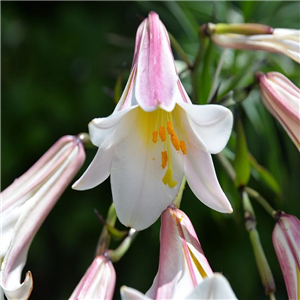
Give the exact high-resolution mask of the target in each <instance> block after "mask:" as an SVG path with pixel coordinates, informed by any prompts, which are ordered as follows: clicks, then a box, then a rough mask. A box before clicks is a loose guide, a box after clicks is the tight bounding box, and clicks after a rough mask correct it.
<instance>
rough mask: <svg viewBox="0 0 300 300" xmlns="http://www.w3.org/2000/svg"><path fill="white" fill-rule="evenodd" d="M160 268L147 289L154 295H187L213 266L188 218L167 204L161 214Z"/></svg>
mask: <svg viewBox="0 0 300 300" xmlns="http://www.w3.org/2000/svg"><path fill="white" fill-rule="evenodd" d="M160 244H161V245H160V256H159V269H158V272H157V275H156V277H155V279H154V282H153V285H152V286H151V288H150V289H149V291H148V292H147V293H146V295H147V296H149V297H150V298H152V299H175V298H176V299H184V298H185V297H186V296H187V295H188V294H190V293H191V292H192V291H193V290H194V288H195V287H196V286H197V285H198V284H199V283H200V282H201V281H202V280H203V278H204V277H206V276H210V275H212V274H213V273H212V270H211V268H210V266H209V264H208V262H207V260H206V258H205V256H204V254H203V251H202V248H201V245H200V243H199V240H198V238H197V235H196V233H195V230H194V228H193V226H192V224H191V222H190V220H189V218H188V217H187V216H186V215H185V214H184V213H183V212H182V211H181V210H179V209H177V208H171V207H168V208H167V209H166V210H165V211H164V212H163V213H162V216H161V233H160Z"/></svg>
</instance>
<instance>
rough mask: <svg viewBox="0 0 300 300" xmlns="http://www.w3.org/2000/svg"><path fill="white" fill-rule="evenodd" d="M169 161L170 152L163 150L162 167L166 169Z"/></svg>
mask: <svg viewBox="0 0 300 300" xmlns="http://www.w3.org/2000/svg"><path fill="white" fill-rule="evenodd" d="M167 162H168V153H167V151H162V152H161V167H162V168H163V169H164V168H165V167H166V166H167Z"/></svg>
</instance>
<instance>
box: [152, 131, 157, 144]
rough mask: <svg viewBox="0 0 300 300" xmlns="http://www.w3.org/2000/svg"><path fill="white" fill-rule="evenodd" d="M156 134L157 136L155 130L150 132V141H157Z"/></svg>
mask: <svg viewBox="0 0 300 300" xmlns="http://www.w3.org/2000/svg"><path fill="white" fill-rule="evenodd" d="M157 136H158V132H157V131H153V132H152V142H153V143H156V142H157Z"/></svg>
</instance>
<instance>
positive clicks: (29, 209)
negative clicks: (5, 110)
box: [1, 136, 85, 299]
mask: <svg viewBox="0 0 300 300" xmlns="http://www.w3.org/2000/svg"><path fill="white" fill-rule="evenodd" d="M84 159H85V153H84V148H83V146H82V144H81V143H80V142H79V140H78V138H77V137H71V136H67V137H63V138H61V139H60V140H59V141H58V142H57V143H56V144H55V145H54V146H53V147H52V148H51V149H50V150H49V152H47V153H46V154H45V155H44V156H43V157H42V158H41V159H40V160H39V161H38V162H37V163H36V164H35V165H34V166H33V167H32V169H30V170H29V171H28V172H26V173H25V174H24V175H22V176H21V177H20V178H19V179H18V180H16V181H15V182H14V183H13V186H14V187H15V189H16V191H22V190H23V191H26V194H24V193H23V192H18V193H16V195H15V197H14V196H13V195H12V194H11V193H6V192H5V191H3V193H2V194H1V198H2V199H3V203H9V206H5V207H2V211H1V214H2V216H3V219H2V221H3V222H4V225H5V226H4V229H5V230H3V231H2V232H1V241H2V237H4V238H3V240H6V241H9V244H8V247H7V248H6V253H2V255H4V259H3V257H1V259H3V262H2V264H1V287H2V289H3V291H4V292H5V294H6V295H7V296H8V297H10V296H9V295H17V296H14V297H15V298H17V299H27V298H28V297H29V294H28V293H30V291H31V289H32V278H31V274H29V273H27V277H26V278H25V281H24V282H23V283H22V284H21V283H20V279H21V273H22V269H23V267H24V265H25V263H26V259H27V252H28V249H29V247H30V244H31V242H32V240H33V238H34V236H35V234H36V232H37V231H38V229H39V228H40V226H41V224H42V223H43V221H44V220H45V218H46V217H47V215H48V213H49V212H50V210H51V209H52V207H53V206H54V205H55V203H56V201H57V200H58V199H59V197H60V196H61V194H62V193H63V191H64V190H65V188H66V187H67V186H68V185H69V183H70V181H71V180H72V178H73V177H74V176H75V174H76V173H77V172H78V170H79V168H80V167H81V166H82V164H83V162H84ZM32 170H34V171H35V173H34V172H33V171H32ZM37 174H38V177H37ZM8 189H10V188H8ZM7 197H8V198H10V199H9V200H7ZM11 208H13V210H11ZM15 212H18V213H19V216H17V215H16V213H15ZM8 225H10V226H8ZM7 237H8V238H7ZM13 299H14V298H13Z"/></svg>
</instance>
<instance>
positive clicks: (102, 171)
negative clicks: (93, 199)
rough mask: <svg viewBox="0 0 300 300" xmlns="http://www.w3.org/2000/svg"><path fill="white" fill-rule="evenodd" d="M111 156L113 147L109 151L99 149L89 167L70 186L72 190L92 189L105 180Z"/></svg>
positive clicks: (108, 171) (108, 173)
mask: <svg viewBox="0 0 300 300" xmlns="http://www.w3.org/2000/svg"><path fill="white" fill-rule="evenodd" d="M113 154H114V152H113V147H112V148H109V149H101V148H99V149H98V151H97V153H96V155H95V157H94V159H93V161H92V162H91V164H90V165H89V167H88V168H87V169H86V170H85V172H84V173H83V175H82V176H81V177H80V178H79V179H78V180H77V181H76V182H75V183H74V184H73V185H72V189H74V190H79V191H83V190H88V189H92V188H94V187H95V186H97V185H98V184H100V183H102V182H103V181H104V180H105V179H107V178H108V176H109V175H110V166H111V160H112V157H113Z"/></svg>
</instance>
